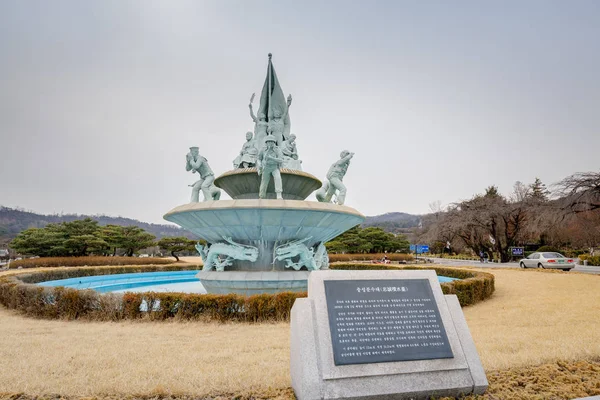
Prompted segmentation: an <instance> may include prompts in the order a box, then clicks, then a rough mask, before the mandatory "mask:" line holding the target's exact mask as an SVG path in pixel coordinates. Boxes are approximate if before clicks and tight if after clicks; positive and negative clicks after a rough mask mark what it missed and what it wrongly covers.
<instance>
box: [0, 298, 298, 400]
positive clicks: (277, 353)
mask: <svg viewBox="0 0 600 400" xmlns="http://www.w3.org/2000/svg"><path fill="white" fill-rule="evenodd" d="M288 336H289V325H288V324H284V323H279V324H255V325H249V324H216V323H214V324H207V323H131V322H129V323H81V322H76V323H73V322H68V321H41V320H34V319H28V318H22V317H19V316H16V315H14V314H12V313H10V312H9V311H6V310H4V309H2V310H0V338H2V339H1V341H0V371H2V373H0V393H1V392H24V393H27V394H50V393H60V394H63V395H71V396H86V395H87V396H89V395H96V394H138V393H142V394H148V393H151V394H183V393H192V394H195V395H207V394H211V393H233V392H237V393H244V392H264V391H265V390H268V389H269V388H274V389H285V388H287V387H288V386H289V385H290V382H289V368H288V362H289V354H288V353H289V338H288Z"/></svg>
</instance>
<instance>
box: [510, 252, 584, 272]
mask: <svg viewBox="0 0 600 400" xmlns="http://www.w3.org/2000/svg"><path fill="white" fill-rule="evenodd" d="M519 266H520V267H521V268H555V269H562V270H563V271H570V270H571V269H573V268H575V260H574V259H572V258H567V257H565V256H563V255H562V254H560V253H555V252H552V251H545V252H542V253H532V254H530V255H529V257H527V258H524V259H522V260H521V261H519Z"/></svg>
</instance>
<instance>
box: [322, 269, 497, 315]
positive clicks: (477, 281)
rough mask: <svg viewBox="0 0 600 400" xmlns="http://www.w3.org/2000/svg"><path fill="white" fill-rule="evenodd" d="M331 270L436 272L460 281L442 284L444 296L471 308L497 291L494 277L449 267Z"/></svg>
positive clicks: (484, 273) (485, 273)
mask: <svg viewBox="0 0 600 400" xmlns="http://www.w3.org/2000/svg"><path fill="white" fill-rule="evenodd" d="M329 268H331V269H339V270H394V269H395V270H398V269H400V270H403V269H406V270H431V269H432V270H434V271H435V272H436V273H437V274H438V275H442V276H447V277H449V278H458V279H460V280H456V281H451V282H443V283H441V284H440V286H441V287H442V292H444V294H455V295H456V296H457V297H458V301H459V302H460V305H461V306H463V307H464V306H470V305H473V304H475V303H478V302H480V301H483V300H485V299H487V298H489V297H490V296H491V295H492V294H493V293H494V290H495V286H494V283H495V281H494V275H492V274H489V273H487V272H478V271H471V270H466V269H456V268H449V267H446V268H445V267H435V266H428V267H417V266H406V267H402V266H392V265H382V264H334V265H331V266H330V267H329Z"/></svg>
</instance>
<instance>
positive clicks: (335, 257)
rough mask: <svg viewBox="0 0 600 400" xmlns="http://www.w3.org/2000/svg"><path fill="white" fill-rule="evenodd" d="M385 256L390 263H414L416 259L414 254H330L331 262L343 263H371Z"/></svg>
mask: <svg viewBox="0 0 600 400" xmlns="http://www.w3.org/2000/svg"><path fill="white" fill-rule="evenodd" d="M383 256H387V258H389V259H390V261H400V262H408V261H413V260H414V259H415V258H414V257H413V255H412V254H404V253H386V254H384V253H373V254H369V253H358V254H329V261H330V262H343V261H371V260H381V259H382V258H383Z"/></svg>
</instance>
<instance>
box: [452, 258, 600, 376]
mask: <svg viewBox="0 0 600 400" xmlns="http://www.w3.org/2000/svg"><path fill="white" fill-rule="evenodd" d="M485 271H486V272H493V274H494V275H495V276H496V291H495V293H494V295H493V296H492V297H491V298H490V299H488V300H486V301H484V302H481V303H478V304H476V305H474V306H472V307H466V308H464V313H465V317H466V319H467V322H468V324H469V328H470V330H471V334H472V335H473V339H474V340H475V344H476V346H477V349H478V351H479V355H480V357H481V359H482V362H483V365H484V368H485V369H486V370H495V369H505V368H510V367H520V366H526V365H537V364H541V363H545V362H551V361H556V360H581V359H587V358H591V357H598V356H600V276H598V275H585V274H578V273H573V272H558V271H552V272H554V273H551V272H546V271H544V272H541V271H538V270H525V271H523V270H508V269H495V270H489V269H485Z"/></svg>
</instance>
